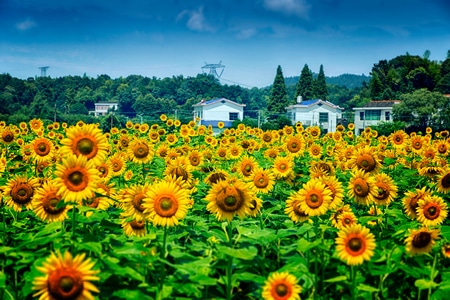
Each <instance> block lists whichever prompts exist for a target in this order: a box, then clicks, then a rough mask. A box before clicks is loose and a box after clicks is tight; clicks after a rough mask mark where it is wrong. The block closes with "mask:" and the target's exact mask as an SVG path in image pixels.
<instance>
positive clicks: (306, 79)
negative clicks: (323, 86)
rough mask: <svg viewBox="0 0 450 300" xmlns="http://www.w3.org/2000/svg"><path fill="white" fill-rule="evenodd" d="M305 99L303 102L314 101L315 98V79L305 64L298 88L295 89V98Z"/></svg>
mask: <svg viewBox="0 0 450 300" xmlns="http://www.w3.org/2000/svg"><path fill="white" fill-rule="evenodd" d="M298 96H301V97H303V100H309V99H313V97H314V79H313V74H312V71H311V70H310V69H309V67H308V65H307V64H305V65H304V66H303V69H302V73H301V74H300V78H299V80H298V83H297V86H296V88H295V98H297V97H298Z"/></svg>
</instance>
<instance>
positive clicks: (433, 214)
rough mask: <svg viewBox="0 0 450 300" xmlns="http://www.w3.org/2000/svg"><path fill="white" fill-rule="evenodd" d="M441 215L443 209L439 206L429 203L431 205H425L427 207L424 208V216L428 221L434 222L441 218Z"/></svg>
mask: <svg viewBox="0 0 450 300" xmlns="http://www.w3.org/2000/svg"><path fill="white" fill-rule="evenodd" d="M440 213H441V209H440V208H439V206H437V205H435V204H433V203H429V204H427V205H425V207H424V208H423V215H424V216H425V218H427V219H428V220H434V219H437V218H439V215H440Z"/></svg>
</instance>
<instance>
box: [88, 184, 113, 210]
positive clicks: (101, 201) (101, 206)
mask: <svg viewBox="0 0 450 300" xmlns="http://www.w3.org/2000/svg"><path fill="white" fill-rule="evenodd" d="M114 198H115V191H114V189H113V188H112V185H111V186H108V185H106V184H104V183H101V182H100V181H99V182H98V183H97V187H96V189H95V192H94V193H92V195H91V197H89V198H87V199H86V200H83V205H84V206H88V207H91V208H94V209H98V210H107V209H108V208H109V207H110V206H112V205H113V203H114ZM92 213H93V212H92V211H88V212H87V213H86V217H89V216H91V215H92Z"/></svg>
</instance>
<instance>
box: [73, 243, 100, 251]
mask: <svg viewBox="0 0 450 300" xmlns="http://www.w3.org/2000/svg"><path fill="white" fill-rule="evenodd" d="M78 249H79V250H88V251H92V252H94V253H97V254H101V253H102V244H100V243H96V242H87V243H81V244H80V245H79V246H78Z"/></svg>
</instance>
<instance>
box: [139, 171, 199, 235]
mask: <svg viewBox="0 0 450 300" xmlns="http://www.w3.org/2000/svg"><path fill="white" fill-rule="evenodd" d="M189 202H190V199H189V191H188V190H187V189H184V188H182V187H180V186H179V185H178V184H176V183H175V182H173V181H165V180H162V181H160V182H158V183H156V184H153V185H152V186H150V188H149V189H148V191H147V192H146V193H145V198H144V200H143V204H142V205H143V207H144V208H145V211H144V213H145V214H147V216H148V218H149V219H150V221H152V222H153V225H155V226H156V225H160V226H168V227H171V226H175V225H178V222H179V220H181V219H183V218H184V217H185V216H186V214H187V211H188V205H189Z"/></svg>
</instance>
